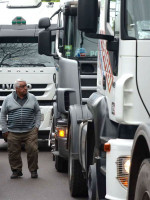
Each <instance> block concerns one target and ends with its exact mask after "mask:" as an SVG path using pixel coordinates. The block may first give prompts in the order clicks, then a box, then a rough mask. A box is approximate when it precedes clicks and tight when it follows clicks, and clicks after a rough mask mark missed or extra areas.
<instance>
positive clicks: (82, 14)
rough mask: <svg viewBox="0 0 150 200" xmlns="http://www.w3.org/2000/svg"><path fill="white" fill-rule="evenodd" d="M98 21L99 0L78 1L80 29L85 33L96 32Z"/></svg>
mask: <svg viewBox="0 0 150 200" xmlns="http://www.w3.org/2000/svg"><path fill="white" fill-rule="evenodd" d="M97 22H98V0H79V1H78V29H79V30H80V31H83V32H85V33H96V32H97Z"/></svg>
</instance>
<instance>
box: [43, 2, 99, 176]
mask: <svg viewBox="0 0 150 200" xmlns="http://www.w3.org/2000/svg"><path fill="white" fill-rule="evenodd" d="M60 3H61V5H62V6H61V9H60V10H59V11H58V12H56V13H57V14H56V15H57V16H58V24H57V28H56V29H58V30H57V31H56V41H55V52H52V51H50V48H51V47H48V45H50V46H51V37H50V36H49V35H51V33H53V28H52V27H51V26H50V24H49V18H48V19H41V20H40V22H39V27H41V28H45V30H44V31H42V32H41V33H40V34H39V53H40V54H46V55H48V54H53V55H54V58H55V62H56V65H57V69H58V84H57V90H56V103H54V105H53V122H52V130H51V134H50V139H51V143H52V145H53V148H54V152H53V154H54V155H55V167H56V169H57V170H58V171H59V172H65V171H67V161H68V147H67V137H68V124H69V123H70V122H69V118H68V113H69V106H70V105H74V104H78V105H79V106H80V105H84V104H86V102H87V99H88V97H89V96H90V95H91V94H92V93H93V92H95V91H96V82H97V81H96V79H97V76H96V74H97V41H96V40H95V39H89V38H87V37H86V36H85V34H84V33H82V32H81V31H79V30H78V28H77V19H78V18H77V7H78V1H70V0H65V1H60ZM49 31H50V33H49Z"/></svg>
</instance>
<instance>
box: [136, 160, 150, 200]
mask: <svg viewBox="0 0 150 200" xmlns="http://www.w3.org/2000/svg"><path fill="white" fill-rule="evenodd" d="M134 200H150V159H145V160H144V161H143V162H142V164H141V167H140V170H139V174H138V179H137V184H136V189H135V198H134Z"/></svg>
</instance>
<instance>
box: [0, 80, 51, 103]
mask: <svg viewBox="0 0 150 200" xmlns="http://www.w3.org/2000/svg"><path fill="white" fill-rule="evenodd" d="M47 86H48V85H47V84H32V88H31V89H29V92H30V93H32V94H34V95H35V96H40V97H41V96H43V95H44V93H45V92H46V91H47ZM12 91H13V84H8V85H7V84H0V98H1V97H3V99H4V97H6V96H7V95H9V94H11V93H12ZM38 102H39V105H40V106H50V105H52V104H53V102H54V101H53V100H38ZM2 103H3V100H0V106H2Z"/></svg>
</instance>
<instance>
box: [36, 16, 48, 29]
mask: <svg viewBox="0 0 150 200" xmlns="http://www.w3.org/2000/svg"><path fill="white" fill-rule="evenodd" d="M50 25H51V24H50V19H49V18H48V17H44V18H41V19H40V20H39V24H38V27H39V28H45V29H47V28H49V27H50Z"/></svg>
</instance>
